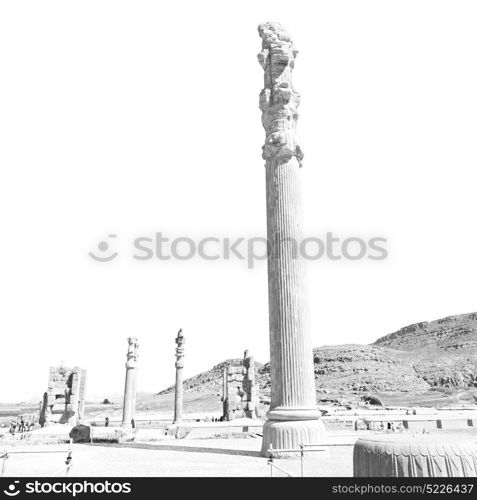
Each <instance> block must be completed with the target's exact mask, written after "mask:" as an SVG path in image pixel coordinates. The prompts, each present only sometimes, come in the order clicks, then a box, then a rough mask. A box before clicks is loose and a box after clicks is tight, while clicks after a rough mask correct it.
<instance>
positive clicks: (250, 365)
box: [222, 351, 259, 420]
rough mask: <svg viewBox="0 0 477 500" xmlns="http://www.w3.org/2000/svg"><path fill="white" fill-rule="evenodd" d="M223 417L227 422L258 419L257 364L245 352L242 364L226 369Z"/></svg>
mask: <svg viewBox="0 0 477 500" xmlns="http://www.w3.org/2000/svg"><path fill="white" fill-rule="evenodd" d="M222 401H223V416H224V419H225V420H233V419H234V418H242V417H247V418H256V417H258V403H259V395H258V384H257V381H256V378H255V362H254V360H253V357H252V356H249V354H248V351H245V353H244V357H243V361H242V364H241V365H239V366H228V367H227V368H224V380H223V395H222Z"/></svg>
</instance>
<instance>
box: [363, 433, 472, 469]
mask: <svg viewBox="0 0 477 500" xmlns="http://www.w3.org/2000/svg"><path fill="white" fill-rule="evenodd" d="M353 475H354V477H475V476H477V445H476V444H475V443H474V442H473V441H472V440H469V439H467V440H466V439H465V438H462V437H461V436H459V435H442V434H439V435H431V436H430V435H421V436H416V435H414V436H413V435H409V434H399V435H391V434H387V435H385V436H372V437H368V438H360V439H358V441H357V442H356V444H355V446H354V452H353Z"/></svg>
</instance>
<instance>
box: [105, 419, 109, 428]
mask: <svg viewBox="0 0 477 500" xmlns="http://www.w3.org/2000/svg"><path fill="white" fill-rule="evenodd" d="M104 426H105V427H109V418H108V417H106V418H105V419H104Z"/></svg>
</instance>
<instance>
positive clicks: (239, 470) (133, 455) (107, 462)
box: [0, 439, 353, 477]
mask: <svg viewBox="0 0 477 500" xmlns="http://www.w3.org/2000/svg"><path fill="white" fill-rule="evenodd" d="M260 445H261V439H223V440H220V439H211V440H203V439H201V440H175V441H172V442H167V443H160V444H141V443H123V444H109V445H99V444H93V445H89V444H87V445H85V444H76V445H73V455H72V456H73V460H72V467H71V469H70V472H69V476H86V477H94V476H107V477H120V476H123V477H127V476H134V477H140V476H228V477H230V476H239V477H247V476H265V477H270V472H271V471H270V466H269V465H267V459H266V458H263V457H261V456H260ZM352 450H353V448H352V446H345V447H334V448H329V449H328V450H327V451H320V452H313V453H309V454H308V455H307V456H306V457H305V460H304V475H305V476H351V475H352ZM12 451H15V452H17V453H15V454H11V455H10V456H9V458H8V460H7V461H6V464H5V469H4V476H35V477H38V476H51V475H56V476H59V477H61V476H64V475H65V473H66V466H65V464H64V461H65V459H66V457H67V446H66V445H50V446H46V447H40V446H35V447H33V446H30V447H25V448H19V447H15V449H14V450H13V449H12ZM21 451H35V452H37V453H26V454H22V453H18V452H21ZM42 451H43V452H49V453H44V454H43V453H41V452H42ZM52 451H55V452H57V451H58V452H59V453H51V452H52ZM0 462H1V460H0ZM275 464H276V465H277V466H278V467H280V469H283V471H285V472H286V473H288V474H291V475H292V476H300V474H301V473H300V469H301V465H300V459H299V458H298V457H297V458H288V459H282V460H275ZM0 465H1V463H0ZM273 476H276V477H283V476H285V473H284V472H281V471H279V470H278V469H275V468H274V470H273Z"/></svg>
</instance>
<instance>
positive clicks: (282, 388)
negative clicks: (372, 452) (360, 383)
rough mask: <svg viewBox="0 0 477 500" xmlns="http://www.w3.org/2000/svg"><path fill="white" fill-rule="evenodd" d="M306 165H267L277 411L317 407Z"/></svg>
mask: <svg viewBox="0 0 477 500" xmlns="http://www.w3.org/2000/svg"><path fill="white" fill-rule="evenodd" d="M300 174H301V170H300V166H299V164H298V161H297V160H296V158H294V157H292V158H291V159H290V160H289V161H287V162H284V163H281V162H277V161H276V160H269V161H267V163H266V185H267V236H268V241H269V242H271V244H272V254H271V256H270V258H269V259H268V296H269V328H270V363H271V367H272V369H271V377H272V381H271V410H274V409H275V408H293V409H298V408H307V409H310V408H315V407H316V396H315V383H314V373H313V358H312V344H311V338H310V332H309V328H308V310H307V308H308V304H307V294H306V290H307V286H306V270H305V263H304V262H303V259H301V258H300V252H299V245H300V242H301V239H302V235H303V229H302V227H303V222H302V219H303V215H302V213H303V212H302V204H301V185H300V181H301V180H300Z"/></svg>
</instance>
